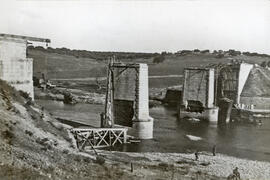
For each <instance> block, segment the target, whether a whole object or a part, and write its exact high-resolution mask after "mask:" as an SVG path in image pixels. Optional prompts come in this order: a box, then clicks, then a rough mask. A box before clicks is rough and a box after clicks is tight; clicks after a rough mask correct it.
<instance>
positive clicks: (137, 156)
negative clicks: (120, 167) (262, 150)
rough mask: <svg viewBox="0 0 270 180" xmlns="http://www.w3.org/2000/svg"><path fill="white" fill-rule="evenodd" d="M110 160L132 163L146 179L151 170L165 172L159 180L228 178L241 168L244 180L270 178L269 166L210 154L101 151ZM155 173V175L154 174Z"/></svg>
mask: <svg viewBox="0 0 270 180" xmlns="http://www.w3.org/2000/svg"><path fill="white" fill-rule="evenodd" d="M99 153H100V154H102V155H104V156H106V158H107V159H110V160H117V161H120V162H123V163H127V164H128V165H130V163H133V169H134V172H133V173H134V174H135V175H136V176H139V177H147V175H148V173H149V168H150V169H152V168H157V169H159V170H162V172H163V173H161V174H160V175H159V177H160V179H182V178H183V179H189V178H190V179H192V177H194V176H195V177H196V176H198V177H199V178H198V179H225V178H227V177H228V176H229V175H230V174H232V172H233V169H234V168H235V167H238V171H239V173H240V175H241V179H256V180H257V179H260V180H267V179H270V173H269V172H270V163H269V162H261V161H252V160H247V159H239V158H236V157H231V156H226V155H223V154H216V156H212V154H209V153H207V152H201V153H199V154H200V155H199V160H198V161H195V160H194V159H195V156H194V154H193V153H192V154H182V153H123V152H108V151H100V152H99ZM151 173H154V174H155V172H151Z"/></svg>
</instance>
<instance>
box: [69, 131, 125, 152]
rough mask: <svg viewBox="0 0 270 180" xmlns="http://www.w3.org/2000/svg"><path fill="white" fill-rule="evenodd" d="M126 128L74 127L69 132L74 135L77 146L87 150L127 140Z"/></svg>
mask: <svg viewBox="0 0 270 180" xmlns="http://www.w3.org/2000/svg"><path fill="white" fill-rule="evenodd" d="M127 130H128V129H127V128H87V129H83V128H74V129H72V130H71V133H72V134H73V135H74V137H75V139H76V143H77V148H78V149H80V150H87V149H86V148H90V149H95V148H103V147H111V146H114V145H115V144H117V143H120V144H123V143H126V142H127V138H126V137H127Z"/></svg>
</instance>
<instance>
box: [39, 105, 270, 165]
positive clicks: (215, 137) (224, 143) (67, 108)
mask: <svg viewBox="0 0 270 180" xmlns="http://www.w3.org/2000/svg"><path fill="white" fill-rule="evenodd" d="M37 103H39V104H40V105H42V106H44V107H45V108H46V109H47V110H48V111H49V112H50V113H52V114H53V116H56V117H62V118H67V119H73V120H77V121H79V122H83V123H88V122H91V124H94V125H96V126H98V125H99V121H98V119H99V113H100V112H102V111H103V110H104V106H103V105H93V104H76V105H66V104H63V103H62V102H59V101H51V100H37ZM150 115H151V116H152V117H153V118H154V138H153V139H152V140H143V141H141V143H134V144H127V145H125V146H123V147H122V150H123V151H129V152H164V153H165V152H170V153H174V152H175V153H181V152H188V151H194V150H198V151H209V152H211V149H212V147H213V145H214V144H216V147H217V153H223V154H227V155H231V156H235V157H240V158H247V159H251V160H260V161H269V162H270V143H269V137H270V119H263V120H262V121H263V124H262V126H256V125H252V124H234V123H232V124H228V125H226V126H221V127H220V126H217V125H211V124H207V123H203V122H199V123H195V122H189V121H183V120H182V121H180V120H178V119H177V117H176V109H175V108H173V107H164V106H159V107H155V108H151V109H150ZM186 135H192V136H197V137H200V138H202V139H201V140H198V141H194V140H191V139H189V138H187V136H186Z"/></svg>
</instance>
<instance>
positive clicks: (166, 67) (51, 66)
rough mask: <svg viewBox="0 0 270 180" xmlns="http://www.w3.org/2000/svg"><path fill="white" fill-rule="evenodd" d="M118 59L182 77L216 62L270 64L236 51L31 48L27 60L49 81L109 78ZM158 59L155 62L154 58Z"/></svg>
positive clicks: (263, 57)
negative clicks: (110, 66)
mask: <svg viewBox="0 0 270 180" xmlns="http://www.w3.org/2000/svg"><path fill="white" fill-rule="evenodd" d="M112 56H115V57H116V59H118V60H120V61H122V62H134V63H135V62H138V63H147V64H148V66H149V75H154V76H163V75H181V74H183V70H184V68H186V67H189V66H206V65H210V64H217V63H227V62H230V61H232V60H233V59H236V60H243V61H245V62H248V63H256V64H266V65H267V64H270V63H269V62H270V56H269V55H267V54H258V53H251V52H240V51H235V50H228V51H222V50H217V51H213V52H210V51H209V50H198V49H195V50H181V51H178V52H176V53H167V52H162V53H160V54H158V53H132V52H94V51H84V50H69V49H66V48H56V49H53V48H48V49H44V48H42V47H32V46H30V47H29V48H28V57H30V58H33V59H34V75H35V76H38V77H39V76H41V73H45V74H47V77H48V78H53V79H61V78H67V79H69V78H89V77H104V76H106V65H107V59H108V58H109V57H112ZM160 56H162V58H158V61H157V62H156V61H155V59H157V57H160ZM167 80H168V79H164V81H160V79H158V78H156V79H152V80H150V86H151V85H153V84H160V87H163V86H164V87H166V86H169V85H179V84H180V83H181V79H179V78H178V79H177V78H175V79H172V78H171V79H170V81H172V82H168V81H167Z"/></svg>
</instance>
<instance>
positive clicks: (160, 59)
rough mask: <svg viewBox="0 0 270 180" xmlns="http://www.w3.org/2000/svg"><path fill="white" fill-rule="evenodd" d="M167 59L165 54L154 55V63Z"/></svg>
mask: <svg viewBox="0 0 270 180" xmlns="http://www.w3.org/2000/svg"><path fill="white" fill-rule="evenodd" d="M164 60H165V57H164V56H163V55H159V56H156V57H154V59H153V63H157V64H158V63H162V62H163V61H164Z"/></svg>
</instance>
